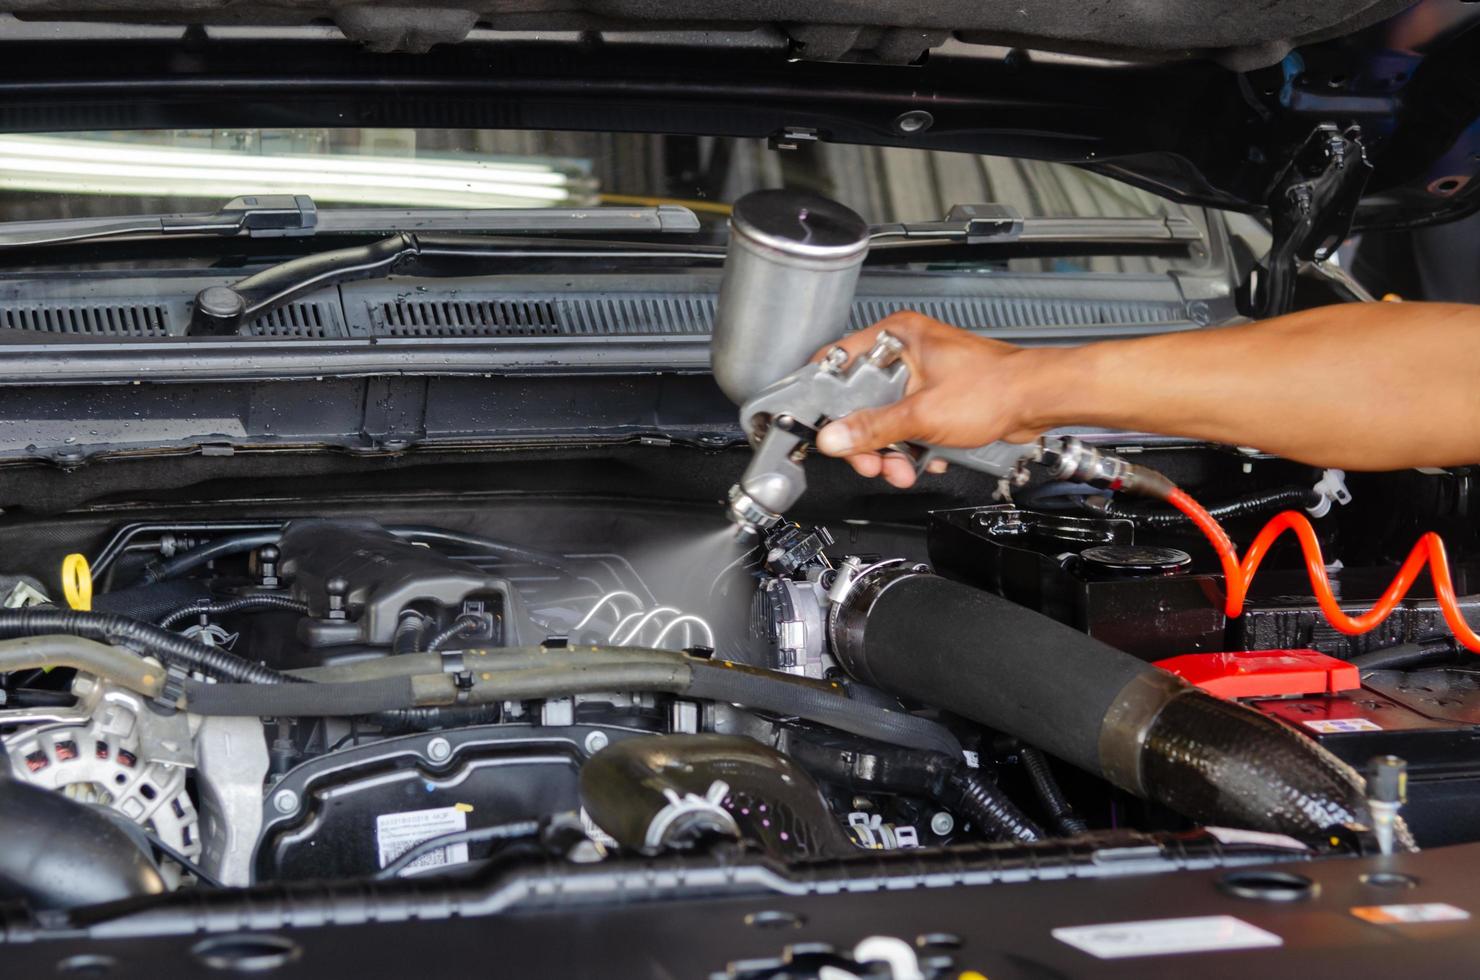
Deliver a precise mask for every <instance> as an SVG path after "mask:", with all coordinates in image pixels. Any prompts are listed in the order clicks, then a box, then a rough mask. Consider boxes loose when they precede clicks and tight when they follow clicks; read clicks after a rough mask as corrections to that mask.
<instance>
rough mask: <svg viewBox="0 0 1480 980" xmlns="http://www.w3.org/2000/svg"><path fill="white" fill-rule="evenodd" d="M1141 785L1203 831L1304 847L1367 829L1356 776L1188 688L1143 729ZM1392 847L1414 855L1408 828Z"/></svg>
mask: <svg viewBox="0 0 1480 980" xmlns="http://www.w3.org/2000/svg"><path fill="white" fill-rule="evenodd" d="M1141 759H1142V767H1143V773H1142V779H1143V781H1144V782H1145V784H1146V785H1147V786H1155V787H1158V789H1159V792H1158V793H1157V799H1158V800H1159V801H1160V802H1162V803H1164V804H1166V805H1167V806H1169V807H1171V808H1172V809H1173V810H1175V811H1177V812H1178V813H1181V814H1184V815H1185V816H1188V817H1191V818H1192V819H1193V820H1196V821H1198V822H1200V823H1232V824H1234V825H1235V826H1248V827H1257V828H1259V829H1262V830H1273V831H1276V832H1279V833H1284V834H1290V835H1292V836H1295V837H1297V838H1305V839H1310V838H1312V837H1317V836H1321V835H1323V834H1325V833H1326V832H1327V831H1328V830H1330V829H1331V828H1333V827H1344V826H1350V825H1352V824H1361V825H1363V826H1371V824H1372V819H1371V815H1370V813H1369V812H1368V810H1367V803H1366V792H1365V790H1366V786H1365V783H1364V781H1363V779H1362V777H1361V775H1359V774H1358V773H1357V771H1356V770H1355V769H1353V768H1351V767H1350V766H1348V765H1347V764H1346V763H1344V762H1341V761H1340V760H1339V759H1337V758H1336V757H1335V756H1333V755H1331V754H1330V753H1329V752H1327V751H1326V750H1325V749H1323V748H1321V746H1320V745H1319V744H1318V743H1316V742H1315V741H1314V740H1312V739H1309V738H1306V737H1305V736H1304V735H1301V734H1300V733H1299V732H1297V731H1295V730H1294V729H1291V728H1289V727H1287V726H1285V725H1282V724H1280V723H1279V722H1277V721H1275V720H1274V719H1273V718H1270V717H1268V716H1267V715H1262V714H1260V713H1258V712H1257V711H1254V710H1253V709H1251V708H1246V707H1244V706H1243V705H1241V704H1237V703H1235V702H1232V701H1224V700H1222V699H1220V698H1215V697H1213V696H1212V695H1210V694H1206V693H1204V692H1202V691H1199V690H1196V689H1192V690H1188V691H1186V692H1184V693H1183V694H1181V695H1178V696H1176V697H1173V698H1171V699H1170V700H1169V701H1168V702H1167V703H1166V704H1165V705H1164V706H1163V707H1162V708H1161V710H1160V711H1158V712H1157V714H1156V717H1155V719H1154V720H1153V721H1152V722H1151V724H1150V725H1149V726H1148V727H1147V730H1146V734H1145V746H1144V748H1143V749H1142V752H1141ZM1397 831H1398V839H1399V842H1400V844H1401V845H1402V846H1403V847H1405V848H1406V849H1407V850H1414V849H1415V847H1414V843H1413V838H1412V836H1411V835H1410V834H1409V832H1408V828H1407V826H1406V825H1405V824H1404V823H1403V822H1402V819H1401V818H1399V820H1398V828H1397Z"/></svg>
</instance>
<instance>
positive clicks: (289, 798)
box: [272, 789, 298, 813]
mask: <svg viewBox="0 0 1480 980" xmlns="http://www.w3.org/2000/svg"><path fill="white" fill-rule="evenodd" d="M272 808H273V809H274V810H276V811H277V812H278V813H293V812H294V811H296V810H297V809H298V794H297V793H295V792H293V791H292V790H291V789H280V790H278V791H277V792H276V793H274V794H273V795H272Z"/></svg>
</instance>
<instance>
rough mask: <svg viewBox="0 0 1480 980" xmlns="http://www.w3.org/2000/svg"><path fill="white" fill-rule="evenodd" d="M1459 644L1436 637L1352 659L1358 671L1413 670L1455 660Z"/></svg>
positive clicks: (1362, 654) (1369, 652) (1450, 637)
mask: <svg viewBox="0 0 1480 980" xmlns="http://www.w3.org/2000/svg"><path fill="white" fill-rule="evenodd" d="M1459 650H1460V646H1459V642H1458V641H1457V640H1455V638H1454V637H1452V636H1435V637H1430V638H1428V639H1425V640H1415V641H1413V642H1412V643H1399V644H1397V645H1396V646H1390V647H1383V648H1382V649H1380V650H1368V651H1366V652H1365V653H1359V654H1357V655H1356V656H1355V657H1352V658H1350V661H1349V662H1350V663H1351V664H1352V665H1353V666H1354V667H1356V668H1357V669H1358V670H1363V671H1367V670H1412V669H1414V668H1415V667H1430V666H1433V665H1434V664H1437V663H1443V662H1445V661H1447V660H1453V659H1454V658H1455V656H1456V655H1457V654H1458V653H1459Z"/></svg>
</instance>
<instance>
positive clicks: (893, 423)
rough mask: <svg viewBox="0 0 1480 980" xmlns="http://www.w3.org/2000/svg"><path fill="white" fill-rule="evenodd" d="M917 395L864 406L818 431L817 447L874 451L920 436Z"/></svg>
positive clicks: (841, 452) (840, 452)
mask: <svg viewBox="0 0 1480 980" xmlns="http://www.w3.org/2000/svg"><path fill="white" fill-rule="evenodd" d="M915 407H916V396H914V395H911V396H910V397H908V398H904V399H901V400H900V401H897V402H895V403H894V404H893V405H885V406H883V407H882V408H861V409H859V410H858V411H856V412H853V413H852V414H850V415H847V416H845V417H843V418H841V419H838V420H837V421H835V422H829V423H828V424H827V425H825V426H823V427H822V431H820V432H818V433H817V448H818V449H819V450H820V451H821V452H822V453H823V455H826V456H851V455H853V454H854V453H866V452H874V451H876V450H879V449H883V448H884V447H886V446H889V445H892V444H893V443H896V442H908V441H910V440H912V439H916V438H918V436H919V426H918V425H916V423H915Z"/></svg>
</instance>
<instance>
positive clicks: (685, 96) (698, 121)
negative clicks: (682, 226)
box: [0, 0, 1480, 259]
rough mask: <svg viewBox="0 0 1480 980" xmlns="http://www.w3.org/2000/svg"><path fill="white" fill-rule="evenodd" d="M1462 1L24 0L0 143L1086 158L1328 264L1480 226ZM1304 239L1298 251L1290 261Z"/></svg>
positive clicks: (6, 44)
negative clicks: (629, 137) (556, 143)
mask: <svg viewBox="0 0 1480 980" xmlns="http://www.w3.org/2000/svg"><path fill="white" fill-rule="evenodd" d="M1477 24H1480V4H1475V3H1465V2H1462V0H1418V2H1410V0H1322V2H1315V0H1279V2H1269V0H1258V2H1254V0H1237V2H1229V0H1134V2H1126V0H1099V2H1089V3H1075V4H1069V3H1061V2H1058V0H1015V2H1013V3H967V2H964V0H921V2H916V3H898V2H885V0H807V2H804V3H786V2H782V0H746V2H740V0H717V2H716V0H663V2H659V0H429V2H427V3H421V4H415V5H413V4H411V3H410V2H408V0H379V2H376V0H0V90H3V92H4V93H5V98H4V99H0V132H10V133H17V132H65V131H83V130H99V129H103V130H126V129H148V128H159V127H168V128H189V127H219V126H223V125H225V126H237V127H253V126H279V127H280V126H301V127H312V126H345V125H371V126H375V125H386V124H387V123H390V124H392V125H396V126H411V127H427V128H438V127H445V128H491V129H518V128H523V129H553V130H583V131H589V130H599V131H628V132H664V133H671V134H696V135H705V136H731V137H752V138H754V137H759V138H765V139H769V140H770V141H771V145H772V146H773V147H777V148H781V149H787V148H791V147H794V146H795V145H797V144H798V143H799V142H807V141H814V142H824V143H826V142H833V143H854V144H865V145H873V146H900V147H910V148H920V149H931V150H948V151H960V152H968V153H980V154H990V155H996V156H1007V157H1021V158H1030V159H1039V160H1053V161H1058V162H1063V163H1070V164H1075V165H1078V166H1081V167H1085V168H1088V169H1091V170H1095V171H1098V172H1100V173H1102V174H1105V175H1107V176H1110V177H1115V178H1117V179H1120V180H1124V181H1127V182H1129V183H1132V184H1134V185H1137V186H1139V187H1142V188H1144V189H1147V190H1150V191H1152V192H1154V193H1157V194H1160V195H1162V196H1165V197H1168V198H1171V199H1173V200H1177V201H1182V202H1188V203H1198V204H1206V205H1212V206H1216V207H1220V208H1229V209H1236V210H1242V211H1262V212H1266V213H1268V214H1270V215H1271V216H1278V215H1280V213H1281V212H1286V213H1285V214H1284V215H1283V217H1276V218H1275V220H1276V222H1280V221H1283V222H1285V224H1286V225H1287V226H1289V227H1292V228H1295V229H1296V231H1297V232H1298V237H1301V238H1303V239H1304V240H1306V241H1307V242H1308V243H1313V244H1299V243H1297V244H1295V245H1292V249H1293V251H1294V253H1295V254H1296V255H1297V257H1298V258H1301V259H1308V258H1310V257H1312V255H1315V256H1316V257H1319V249H1318V248H1317V247H1316V246H1318V245H1319V244H1320V243H1322V242H1328V241H1331V240H1339V239H1340V238H1341V237H1342V236H1343V235H1344V233H1345V231H1346V230H1347V229H1349V228H1352V227H1355V228H1356V229H1358V230H1362V229H1392V228H1399V227H1407V226H1412V225H1415V224H1422V223H1429V222H1434V221H1443V220H1451V219H1454V218H1458V217H1462V216H1464V215H1466V214H1469V213H1471V212H1473V211H1474V210H1475V209H1476V208H1477V207H1480V180H1474V179H1472V178H1473V177H1475V176H1477V175H1480V29H1474V28H1475V27H1476V25H1477ZM1291 240H1292V241H1294V239H1293V238H1292V239H1291Z"/></svg>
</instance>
